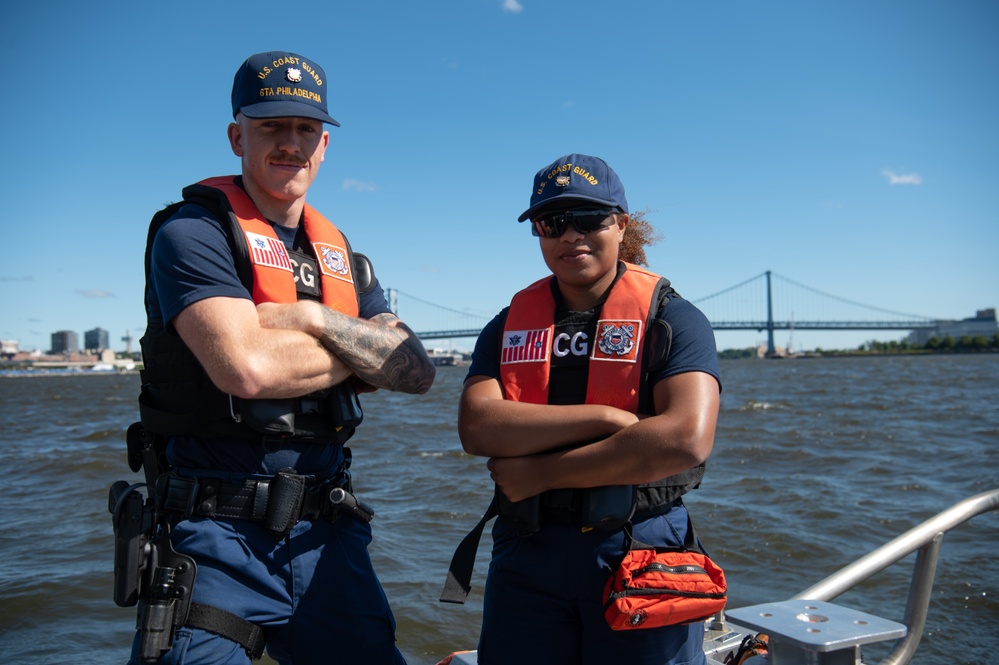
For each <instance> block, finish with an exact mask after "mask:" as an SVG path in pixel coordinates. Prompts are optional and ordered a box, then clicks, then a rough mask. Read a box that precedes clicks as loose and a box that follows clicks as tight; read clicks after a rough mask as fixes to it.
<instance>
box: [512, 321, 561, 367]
mask: <svg viewBox="0 0 999 665" xmlns="http://www.w3.org/2000/svg"><path fill="white" fill-rule="evenodd" d="M550 334H551V331H550V330H549V329H548V328H542V329H540V330H504V331H503V353H502V354H501V356H500V363H501V364H503V365H507V364H509V363H531V362H547V361H548V339H549V335H550Z"/></svg>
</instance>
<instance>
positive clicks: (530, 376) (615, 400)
mask: <svg viewBox="0 0 999 665" xmlns="http://www.w3.org/2000/svg"><path fill="white" fill-rule="evenodd" d="M554 279H555V278H554V277H546V278H544V279H541V280H539V281H537V282H535V283H534V284H532V285H531V286H529V287H527V288H526V289H524V290H523V291H520V292H519V293H517V294H516V295H515V296H514V297H513V300H512V301H511V303H510V309H509V311H508V313H507V317H506V321H505V323H504V326H503V341H502V350H501V356H500V382H501V384H502V386H503V390H504V395H505V397H506V399H509V400H512V401H515V402H530V403H533V404H548V403H549V393H550V392H552V391H554V390H555V389H557V388H559V387H560V386H557V385H554V384H553V381H555V382H557V381H559V380H560V373H559V372H555V373H553V372H552V371H551V368H552V363H551V353H552V349H553V348H554V347H555V345H556V344H555V343H556V340H555V339H554V335H555V320H554V319H555V308H556V303H555V297H554V293H553V290H552V289H553V285H552V280H554ZM674 293H675V291H674V290H673V288H672V287H671V286H670V283H669V280H667V279H665V278H664V277H661V276H659V275H657V274H655V273H652V272H650V271H648V270H645V269H643V268H641V267H639V266H637V265H634V264H630V263H625V264H624V270H623V272H620V271H619V274H618V277H617V280H616V281H615V283H614V284H613V286H612V287H611V290H610V293H609V294H608V296H607V298H606V300H605V301H604V303H603V304H602V305H601V306H600V309H599V314H597V316H598V319H597V324H596V337H595V339H593V340H592V349H591V350H590V353H589V364H588V368H587V381H586V400H585V403H586V404H605V405H608V406H613V407H617V408H619V409H622V410H625V411H630V412H632V413H654V406H653V404H652V392H651V386H650V385H649V380H648V379H649V376H650V369H656V368H658V367H661V366H662V363H664V362H665V361H666V359H667V357H668V355H669V343H670V330H669V327H668V326H667V325H666V324H665V322H664V321H661V320H658V321H657V318H656V317H657V315H658V312H659V310H660V308H661V306H662V304H663V303H664V302H665V299H666V298H667V296H669V295H671V294H674ZM561 377H562V379H561V380H565V378H564V377H565V375H564V374H561ZM703 475H704V465H703V464H702V465H699V466H697V467H694V468H693V469H690V470H687V471H684V472H681V473H679V474H676V475H674V476H670V477H668V478H664V479H662V480H659V481H656V482H653V483H648V484H645V485H639V486H638V487H637V488H635V490H636V491H635V495H634V505H633V510H634V511H635V512H637V513H639V514H643V513H644V514H650V513H654V512H657V511H658V510H661V509H664V508H666V507H668V506H669V505H670V504H672V503H673V502H674V501H675V500H676V499H677V498H678V497H679V496H681V495H682V494H684V493H686V492H687V491H689V490H690V489H692V488H694V487H696V486H697V485H698V484H700V481H701V478H702V477H703ZM572 492H573V493H575V494H577V495H578V496H567V495H566V492H565V491H563V490H553V491H550V492H546V493H545V494H543V495H542V498H541V502H542V507H544V506H545V505H546V503H547V504H553V505H556V506H564V508H565V512H566V513H567V514H571V513H572V512H573V511H579V510H583V511H584V512H587V509H586V507H587V506H592V507H594V508H593V509H594V510H595V509H596V507H598V506H602V507H603V509H604V510H609V511H610V512H609V513H608V515H607V519H608V525H610V526H613V523H614V522H615V520H613V519H610V513H613V512H615V510H614V508H613V505H612V504H614V503H620V502H622V501H628V500H629V496H630V493H629V492H630V486H629V487H627V488H625V487H622V486H611V487H606V488H590V489H582V490H572ZM497 500H498V504H499V505H498V509H499V510H500V514H504V505H503V504H504V497H503V495H502V493H497ZM507 503H508V502H507ZM508 507H509V506H507V508H508ZM554 510H555V512H557V511H558V510H559V508H555V509H554ZM514 512H516V510H515V511H514Z"/></svg>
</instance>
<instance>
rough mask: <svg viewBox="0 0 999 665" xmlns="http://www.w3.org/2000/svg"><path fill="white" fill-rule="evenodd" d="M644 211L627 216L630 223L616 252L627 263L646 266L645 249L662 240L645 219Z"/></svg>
mask: <svg viewBox="0 0 999 665" xmlns="http://www.w3.org/2000/svg"><path fill="white" fill-rule="evenodd" d="M645 212H646V211H644V210H642V211H640V212H636V213H634V214H632V215H629V218H630V221H629V222H628V226H627V227H626V228H625V229H624V238H623V239H622V240H621V247H620V249H619V250H618V258H619V259H621V260H622V261H627V262H628V263H634V264H636V265H640V266H647V265H648V260H647V259H646V258H645V247H646V246H648V245H654V244H656V243H657V242H659V241H660V240H662V235H661V234H660V233H659V232H658V231H656V229H655V227H654V226H652V224H651V223H649V221H648V220H647V219H645Z"/></svg>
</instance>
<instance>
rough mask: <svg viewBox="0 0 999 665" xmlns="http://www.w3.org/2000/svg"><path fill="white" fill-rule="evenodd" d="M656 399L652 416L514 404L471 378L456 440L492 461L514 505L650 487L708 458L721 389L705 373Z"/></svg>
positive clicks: (661, 386) (660, 391) (656, 392)
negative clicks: (584, 491) (577, 491)
mask: <svg viewBox="0 0 999 665" xmlns="http://www.w3.org/2000/svg"><path fill="white" fill-rule="evenodd" d="M653 399H654V403H655V409H656V414H655V415H649V416H636V415H635V414H633V413H630V412H627V411H622V410H620V409H616V408H614V407H610V406H603V405H599V404H573V405H564V406H563V405H549V404H528V403H523V402H512V401H510V400H506V399H504V398H503V391H502V388H501V386H500V383H499V381H498V380H497V379H495V378H492V377H488V376H472V377H469V378H468V380H467V381H466V383H465V388H464V390H463V391H462V395H461V403H460V407H459V412H458V435H459V436H460V437H461V443H462V447H463V448H464V449H465V451H466V452H467V453H469V454H472V455H480V456H483V457H489V458H490V460H489V462H488V464H487V466H488V468H489V471H490V475H491V477H492V479H493V481H494V482H495V483H496V484H497V485H498V486H499V488H500V489H501V490H502V491H503V493H504V494H505V495H506V496H507V498H508V499H510V500H511V501H520V500H522V499H526V498H527V497H530V496H534V495H535V494H539V493H541V492H543V491H546V490H549V489H559V488H569V487H579V488H583V487H599V486H602V485H629V484H641V483H647V482H652V481H655V480H659V479H661V478H666V477H668V476H671V475H673V474H675V473H679V472H681V471H685V470H687V469H690V468H692V467H694V466H697V465H698V464H700V463H701V462H703V461H705V460H706V459H707V458H708V455H709V454H710V453H711V449H712V447H713V445H714V435H715V426H716V423H717V419H718V404H719V396H718V382H717V381H716V380H715V378H714V377H713V376H711V375H710V374H706V373H704V372H685V373H682V374H677V375H674V376H671V377H668V378H666V379H663V380H662V381H660V382H659V383H657V384H656V385H655V387H654V389H653ZM583 441H591V442H592V443H587V444H585V445H578V444H579V443H580V442H583ZM568 446H575V447H571V448H568V449H566V447H568Z"/></svg>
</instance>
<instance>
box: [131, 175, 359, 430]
mask: <svg viewBox="0 0 999 665" xmlns="http://www.w3.org/2000/svg"><path fill="white" fill-rule="evenodd" d="M183 194H184V200H183V201H181V202H179V203H174V204H171V205H169V206H167V207H166V208H164V209H163V210H160V211H159V212H157V213H156V214H155V215H154V216H153V219H152V221H151V222H150V225H149V232H148V234H147V237H146V253H145V274H146V280H147V283H148V279H149V273H150V269H151V253H152V246H153V239H154V238H155V237H156V232H157V231H158V230H159V228H160V227H161V226H162V225H163V224H164V223H165V222H166V221H167V220H168V219H170V218H171V217H172V216H173V215H174V214H176V212H177V211H178V210H179V209H180V208H181V207H182V206H184V205H186V204H192V203H193V204H196V205H199V206H201V207H203V208H205V209H207V210H208V211H209V212H211V213H212V214H213V215H215V216H217V217H218V218H219V219H220V220H222V222H223V224H224V225H226V224H227V226H228V228H227V230H228V232H227V233H226V238H227V239H228V241H229V245H230V248H231V250H232V253H233V258H234V260H235V263H236V272H237V276H238V277H239V280H240V282H242V284H243V285H244V286H245V287H246V289H247V290H248V291H250V292H251V293H252V292H253V270H252V267H251V265H250V257H249V251H248V249H247V247H246V242H245V240H243V234H242V231H241V229H240V227H239V223H238V222H237V221H236V220H235V216H234V215H233V213H232V208H231V207H230V206H229V202H228V199H227V198H226V196H225V194H224V193H223V192H222V191H220V190H217V189H215V188H213V187H207V186H204V185H191V186H189V187H185V188H184V190H183ZM348 251H349V250H348ZM364 261H365V262H366V263H367V259H366V258H365V259H364ZM366 269H367V275H368V276H369V278H371V279H373V277H370V276H371V275H372V271H371V268H370V264H368V265H367V267H366ZM299 297H300V298H301V294H300V295H299ZM146 298H147V299H148V294H147V295H146ZM146 311H149V307H148V302H147V307H146ZM139 346H140V348H141V349H142V361H143V370H142V371H141V372H140V377H141V380H142V389H141V393H140V394H139V414H140V419H141V421H142V424H143V426H144V427H145V428H146V429H148V430H150V431H151V432H155V433H157V434H161V435H164V436H177V435H181V434H186V435H191V436H198V437H203V438H235V439H244V440H250V441H254V440H266V439H269V438H273V437H280V438H282V439H285V440H301V441H316V442H317V443H333V444H342V443H345V442H346V441H347V440H348V439H349V438H350V437H351V436H352V435H353V433H354V429H355V428H356V427H357V425H358V424H360V421H361V418H362V414H361V410H360V404H359V403H358V401H357V396H356V394H355V392H354V389H353V386H352V385H351V383H350V382H349V381H348V382H344V383H343V384H341V385H340V386H337V387H335V388H332V389H329V390H324V391H319V392H316V393H312V394H310V395H306V396H304V397H300V398H296V399H290V400H241V399H239V398H237V397H232V396H230V395H227V394H226V393H223V392H222V391H220V390H219V389H218V388H216V387H215V385H214V384H213V383H212V382H211V379H209V378H208V375H207V374H206V373H205V371H204V369H203V368H202V367H201V364H200V363H199V362H198V360H197V358H195V356H194V354H193V353H192V352H191V350H190V349H189V348H188V347H187V345H186V344H184V342H183V340H181V339H180V337H179V336H178V335H176V334H175V333H172V332H170V331H169V330H168V329H167V328H166V326H165V325H164V322H163V321H162V320H161V319H155V318H152V317H150V318H149V319H148V321H147V323H146V332H145V334H144V335H143V337H142V339H140V340H139Z"/></svg>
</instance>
